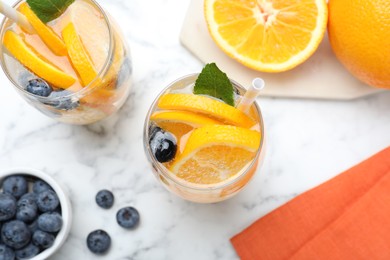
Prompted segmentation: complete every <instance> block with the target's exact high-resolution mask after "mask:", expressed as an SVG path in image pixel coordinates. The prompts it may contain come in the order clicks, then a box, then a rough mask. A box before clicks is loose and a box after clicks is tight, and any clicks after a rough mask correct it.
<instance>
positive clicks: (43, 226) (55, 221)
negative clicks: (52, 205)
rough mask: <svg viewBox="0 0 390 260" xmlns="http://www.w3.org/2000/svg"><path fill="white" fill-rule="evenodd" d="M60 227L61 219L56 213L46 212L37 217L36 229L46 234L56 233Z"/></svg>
mask: <svg viewBox="0 0 390 260" xmlns="http://www.w3.org/2000/svg"><path fill="white" fill-rule="evenodd" d="M61 227H62V217H61V215H60V214H59V213H57V212H46V213H43V214H42V215H40V216H39V217H38V228H39V229H40V230H42V231H46V232H51V233H53V232H57V231H59V230H60V229H61Z"/></svg>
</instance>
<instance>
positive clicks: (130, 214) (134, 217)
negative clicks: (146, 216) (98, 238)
mask: <svg viewBox="0 0 390 260" xmlns="http://www.w3.org/2000/svg"><path fill="white" fill-rule="evenodd" d="M116 221H117V222H118V224H119V225H120V226H121V227H124V228H135V227H136V226H137V225H138V223H139V213H138V210H136V209H135V208H133V207H125V208H122V209H120V210H119V211H118V213H116Z"/></svg>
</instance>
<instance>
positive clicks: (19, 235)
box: [1, 220, 31, 249]
mask: <svg viewBox="0 0 390 260" xmlns="http://www.w3.org/2000/svg"><path fill="white" fill-rule="evenodd" d="M1 240H2V242H3V243H4V244H5V245H7V246H9V247H12V248H14V249H20V248H22V247H24V246H26V245H27V244H28V243H29V242H30V240H31V233H30V230H28V227H27V226H26V224H25V223H24V222H22V221H20V220H12V221H10V222H6V223H4V225H3V227H2V228H1Z"/></svg>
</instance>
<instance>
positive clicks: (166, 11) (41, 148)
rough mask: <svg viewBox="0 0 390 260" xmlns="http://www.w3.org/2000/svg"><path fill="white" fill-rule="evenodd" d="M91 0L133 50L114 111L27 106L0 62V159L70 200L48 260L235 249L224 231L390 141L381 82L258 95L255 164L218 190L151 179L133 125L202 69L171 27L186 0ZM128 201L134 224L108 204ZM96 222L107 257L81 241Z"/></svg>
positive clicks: (389, 106)
mask: <svg viewBox="0 0 390 260" xmlns="http://www.w3.org/2000/svg"><path fill="white" fill-rule="evenodd" d="M7 2H9V3H11V2H12V1H9V0H8V1H7ZM99 2H100V4H101V5H102V6H103V7H104V8H105V9H106V10H108V11H109V12H110V13H111V15H112V16H113V17H115V19H116V20H117V22H118V24H120V27H121V28H122V30H123V33H124V35H125V37H126V38H127V40H128V42H129V44H130V47H131V51H132V57H133V68H134V74H133V82H134V83H133V88H132V92H131V95H130V97H129V99H128V100H127V102H126V104H125V105H124V107H123V108H122V109H121V110H120V111H119V112H118V113H117V114H115V115H114V116H112V117H111V118H109V119H107V120H105V121H103V122H100V123H97V124H94V125H90V126H71V125H65V124H61V123H56V122H54V121H52V120H51V119H49V118H47V117H45V116H44V115H42V114H40V113H39V112H38V111H36V110H34V109H32V108H31V107H30V106H29V105H28V104H27V103H26V102H25V101H24V100H22V98H21V97H20V96H18V94H17V93H16V92H15V91H14V89H13V88H12V86H11V84H10V83H9V81H8V80H7V79H6V77H5V75H4V73H2V72H1V73H0V81H1V83H2V84H1V89H0V103H1V105H0V119H1V124H0V168H2V169H4V168H9V167H17V166H28V167H34V168H38V169H41V170H44V171H46V172H47V173H49V174H51V175H52V176H54V177H55V178H56V179H57V180H58V181H59V182H60V183H61V184H63V186H64V187H65V189H66V191H67V192H68V194H69V196H70V199H71V201H72V204H73V226H72V229H71V234H70V236H69V238H68V240H67V242H66V244H65V245H64V246H63V247H62V249H61V250H60V251H59V252H58V253H57V254H56V255H55V256H53V257H52V258H51V259H53V260H65V259H72V260H74V259H83V260H84V259H110V260H111V259H112V260H121V259H131V260H133V259H224V260H225V259H237V255H236V254H235V252H234V250H233V248H232V246H231V245H230V243H229V238H230V237H232V236H233V235H235V234H236V233H238V232H239V231H241V230H242V229H244V228H245V227H247V226H248V225H249V224H251V223H252V222H253V221H255V220H256V219H258V218H259V217H261V216H264V215H265V214H267V213H269V212H270V211H272V210H273V209H275V208H277V207H278V206H280V205H282V204H284V203H285V202H287V201H288V200H290V199H292V198H294V197H295V196H297V195H298V194H301V193H302V192H304V191H306V190H308V189H310V188H312V187H314V186H316V185H318V184H320V183H322V182H324V181H326V180H328V179H330V178H331V177H333V176H335V175H337V174H338V173H340V172H342V171H343V170H346V169H347V168H349V167H351V166H353V165H354V164H356V163H358V162H360V161H361V160H363V159H365V158H367V157H368V156H370V155H372V154H374V153H375V152H377V151H379V150H381V149H383V148H385V147H386V146H388V145H390V116H389V111H390V92H385V93H381V94H377V95H373V96H369V97H366V98H363V99H359V100H355V101H349V102H338V101H317V100H298V99H296V100H288V99H270V98H259V100H258V102H259V104H260V106H261V108H262V112H263V116H264V121H265V128H266V141H267V142H266V143H267V144H266V149H267V152H266V157H265V161H264V165H263V168H262V169H261V170H259V171H258V173H257V174H256V175H255V177H254V179H253V181H252V182H250V183H249V185H248V186H247V187H246V189H245V190H244V191H242V192H241V193H240V194H239V195H238V196H236V197H234V198H232V199H230V200H228V201H225V202H222V203H218V204H211V205H202V204H194V203H190V202H186V201H183V200H182V199H180V198H178V197H175V196H174V195H172V194H170V193H169V192H167V191H166V190H165V189H164V188H163V187H162V186H161V185H160V184H159V183H158V182H157V181H156V180H155V177H154V176H153V174H152V172H151V170H150V168H149V165H148V164H147V161H146V157H145V156H144V152H143V143H142V130H143V123H144V118H145V115H146V113H147V110H148V108H149V105H150V104H151V102H152V101H153V100H154V98H155V97H156V95H157V94H158V93H159V92H160V91H161V90H162V88H163V87H164V86H165V85H167V84H168V83H169V82H171V81H173V80H175V79H176V78H178V77H181V76H183V75H185V74H189V73H193V72H199V71H200V70H201V68H202V64H201V63H200V62H199V61H198V60H197V59H196V58H194V57H193V56H192V55H191V54H190V53H189V52H188V51H187V50H186V49H185V48H183V47H182V46H181V45H180V42H179V38H178V35H179V32H180V29H181V22H182V20H183V19H184V15H185V12H186V9H187V6H188V4H189V0H185V1H179V0H154V1H152V2H151V1H142V0H132V1H122V0H110V1H108V0H100V1H99ZM102 188H107V189H111V190H112V191H113V192H114V194H115V204H114V207H113V208H112V209H110V210H103V209H100V208H99V207H98V206H97V205H96V204H95V202H94V196H95V194H96V193H97V191H99V190H100V189H102ZM128 205H130V206H134V207H136V208H137V209H138V210H139V212H140V214H141V224H140V226H139V227H138V228H137V229H136V230H134V231H129V230H124V229H123V228H121V227H119V226H118V225H117V224H116V221H115V214H116V211H117V210H118V209H119V208H121V207H123V206H128ZM95 229H104V230H106V231H107V232H108V233H110V235H111V237H112V247H111V250H110V252H109V253H108V254H107V255H105V256H100V257H98V256H95V255H93V254H91V253H90V252H89V251H88V249H87V247H86V242H85V239H86V236H87V234H88V233H89V232H90V231H92V230H95Z"/></svg>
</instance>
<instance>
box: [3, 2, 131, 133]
mask: <svg viewBox="0 0 390 260" xmlns="http://www.w3.org/2000/svg"><path fill="white" fill-rule="evenodd" d="M14 8H16V9H17V10H18V11H19V12H21V13H22V14H23V15H24V16H25V17H26V18H27V20H28V21H29V22H30V24H31V25H32V27H33V28H34V30H33V31H30V32H28V31H26V30H25V29H23V28H21V27H20V26H19V25H18V24H16V23H15V22H13V21H11V20H9V19H8V18H6V19H4V20H3V23H2V26H1V32H0V34H1V41H2V46H1V55H0V56H1V57H0V60H1V65H2V67H3V70H4V72H5V74H6V75H7V77H8V78H9V79H10V81H11V82H12V83H13V85H14V86H15V87H16V90H17V92H18V93H19V94H20V95H21V96H22V97H23V98H24V99H25V100H26V101H27V102H28V103H30V104H31V105H32V106H33V107H35V108H36V109H38V110H39V111H41V112H42V113H44V114H45V115H47V116H49V117H51V118H53V119H56V120H58V121H61V122H64V123H70V124H80V125H83V124H90V123H94V122H96V121H99V120H101V119H103V118H106V117H108V116H109V115H111V114H113V113H115V112H116V111H117V110H118V109H119V108H120V107H121V106H122V105H123V104H124V102H125V101H126V99H127V97H128V94H129V90H130V85H131V74H132V65H131V59H130V53H129V48H128V46H127V43H126V41H125V40H124V38H123V36H122V34H121V32H120V30H119V27H118V26H117V24H116V23H115V22H114V20H113V19H112V17H110V16H109V15H108V14H107V13H106V12H105V11H103V9H102V8H101V7H100V6H99V5H98V4H97V2H96V1H94V0H75V1H74V2H73V3H72V4H71V5H70V6H68V7H67V8H66V11H64V12H63V13H62V14H61V15H60V16H59V17H57V18H55V19H53V20H51V21H48V22H44V21H42V20H41V19H40V18H38V16H37V15H36V13H34V11H33V9H32V8H31V7H30V6H29V4H28V3H27V2H26V1H24V0H22V1H19V2H17V3H16V4H15V6H14Z"/></svg>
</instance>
